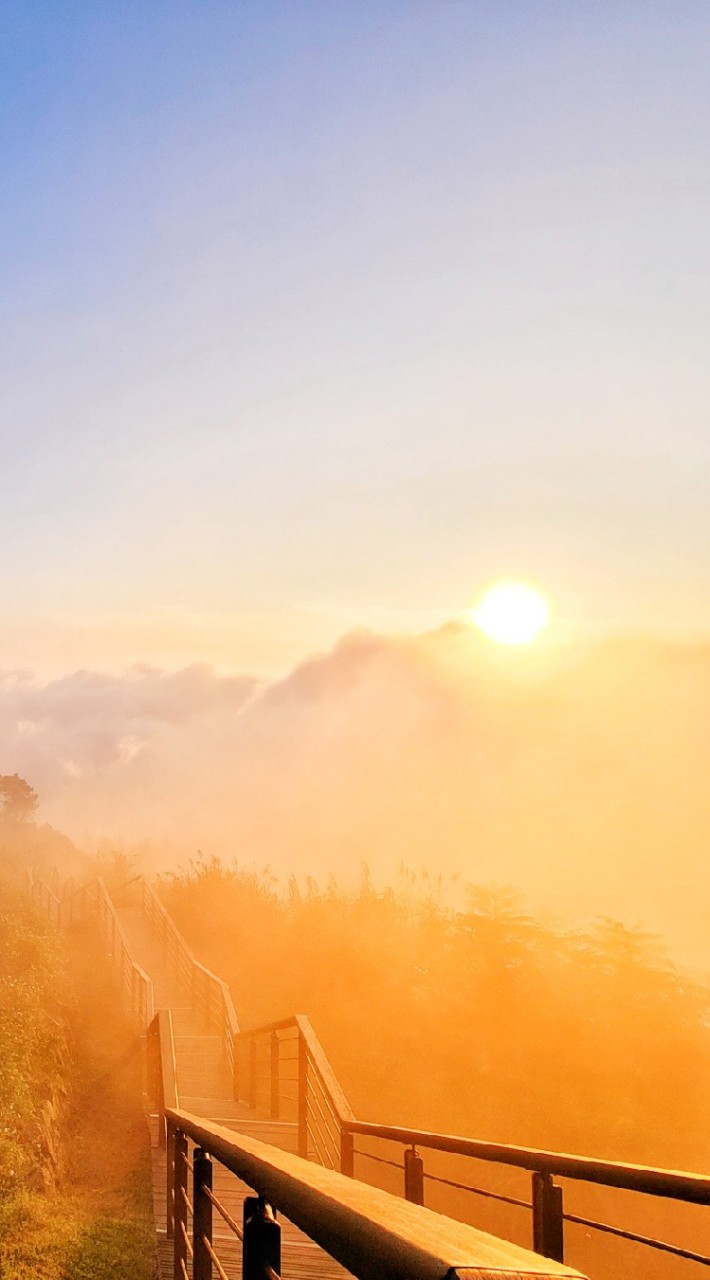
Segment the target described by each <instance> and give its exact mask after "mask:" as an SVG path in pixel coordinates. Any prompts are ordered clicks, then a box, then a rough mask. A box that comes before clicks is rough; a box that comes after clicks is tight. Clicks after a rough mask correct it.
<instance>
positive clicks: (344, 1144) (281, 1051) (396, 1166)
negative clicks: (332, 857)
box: [32, 877, 710, 1280]
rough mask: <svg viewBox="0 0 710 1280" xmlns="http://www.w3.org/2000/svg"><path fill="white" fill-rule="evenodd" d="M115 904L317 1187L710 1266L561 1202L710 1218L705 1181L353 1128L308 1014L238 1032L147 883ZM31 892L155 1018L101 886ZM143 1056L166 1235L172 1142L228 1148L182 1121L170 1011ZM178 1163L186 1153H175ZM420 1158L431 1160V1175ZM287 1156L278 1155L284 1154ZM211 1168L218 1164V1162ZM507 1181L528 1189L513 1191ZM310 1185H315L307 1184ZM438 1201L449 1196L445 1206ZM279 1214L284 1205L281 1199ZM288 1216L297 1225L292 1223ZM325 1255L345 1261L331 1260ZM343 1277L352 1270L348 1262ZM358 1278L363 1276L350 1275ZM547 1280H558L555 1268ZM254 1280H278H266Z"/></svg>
mask: <svg viewBox="0 0 710 1280" xmlns="http://www.w3.org/2000/svg"><path fill="white" fill-rule="evenodd" d="M123 892H124V893H126V892H127V893H129V894H131V895H133V901H134V902H136V903H137V904H139V905H140V909H141V912H142V914H143V916H144V918H145V920H146V922H147V923H148V925H149V928H150V930H151V934H152V936H153V939H154V941H157V942H159V944H160V946H161V947H162V950H163V955H164V957H165V959H166V960H167V962H168V964H170V965H172V966H174V972H175V975H176V977H177V978H178V980H179V983H180V986H181V988H182V990H183V991H184V993H185V997H186V1003H189V1004H190V1005H191V1007H192V1008H193V1010H196V1011H197V1012H198V1013H199V1014H200V1015H201V1017H202V1018H203V1020H204V1025H205V1027H206V1028H208V1029H211V1028H216V1029H217V1030H218V1032H219V1034H220V1035H221V1036H222V1037H223V1040H224V1045H225V1051H226V1053H227V1056H228V1060H229V1063H230V1065H231V1069H232V1078H233V1081H234V1096H235V1098H236V1099H237V1100H238V1101H244V1102H246V1103H247V1105H248V1106H249V1107H250V1108H251V1109H252V1110H253V1111H254V1112H255V1114H261V1115H262V1116H265V1117H268V1118H269V1119H271V1120H273V1121H280V1122H282V1123H286V1124H292V1125H293V1126H294V1128H295V1129H296V1131H297V1147H298V1152H299V1158H301V1159H302V1158H303V1157H308V1159H309V1161H310V1162H311V1165H321V1166H323V1171H322V1174H319V1176H324V1174H325V1172H326V1171H330V1173H329V1175H328V1176H330V1174H333V1175H334V1176H335V1175H337V1177H339V1178H342V1177H346V1178H348V1179H354V1178H355V1176H356V1175H357V1177H358V1178H362V1179H365V1180H366V1181H367V1182H368V1183H371V1182H372V1180H373V1179H374V1178H379V1180H380V1183H382V1182H383V1181H384V1182H385V1184H386V1185H385V1187H384V1188H383V1187H382V1186H380V1187H379V1193H383V1192H384V1191H387V1192H389V1191H396V1192H398V1193H399V1194H400V1195H401V1194H403V1196H404V1199H405V1200H406V1201H408V1202H409V1203H410V1204H411V1205H415V1206H418V1207H420V1208H421V1207H422V1206H423V1203H424V1198H425V1194H426V1198H427V1201H428V1203H432V1204H433V1205H435V1206H436V1208H437V1209H439V1208H443V1209H444V1212H445V1213H447V1214H449V1213H450V1212H451V1208H452V1204H454V1205H455V1212H456V1213H457V1214H458V1213H461V1214H462V1215H464V1216H465V1215H466V1213H467V1210H466V1209H465V1208H463V1207H462V1202H463V1201H465V1200H466V1199H468V1198H469V1197H477V1198H481V1199H483V1200H485V1201H487V1202H489V1203H492V1204H494V1205H496V1204H497V1205H500V1206H505V1209H506V1212H507V1211H509V1209H511V1208H514V1209H516V1210H522V1211H524V1212H525V1213H526V1214H528V1215H530V1217H531V1221H532V1243H533V1247H534V1250H535V1251H536V1253H537V1254H542V1255H544V1256H545V1257H546V1258H550V1259H552V1260H553V1261H555V1262H559V1263H562V1261H563V1258H564V1252H565V1238H564V1237H565V1230H566V1225H567V1224H569V1225H571V1226H574V1227H578V1228H581V1229H583V1231H584V1233H585V1234H586V1235H587V1236H588V1235H589V1233H590V1232H599V1233H602V1234H603V1235H605V1236H607V1237H616V1238H618V1239H621V1240H624V1241H628V1242H630V1243H631V1244H634V1245H642V1246H646V1247H647V1248H650V1249H652V1250H655V1251H659V1252H662V1253H664V1254H666V1255H669V1256H671V1257H675V1258H678V1259H684V1260H688V1261H692V1262H695V1263H698V1264H700V1265H703V1266H706V1267H707V1266H710V1254H709V1253H708V1252H707V1251H706V1250H704V1249H700V1248H698V1249H694V1248H693V1249H691V1248H687V1247H685V1246H684V1245H680V1244H676V1243H672V1242H671V1241H669V1240H665V1239H662V1238H660V1236H659V1234H658V1233H657V1232H655V1231H653V1230H652V1229H651V1230H643V1229H640V1219H639V1216H638V1215H637V1214H635V1213H632V1214H631V1222H632V1224H633V1228H629V1227H626V1226H620V1225H617V1224H615V1223H613V1222H608V1221H605V1220H603V1219H600V1217H599V1216H598V1207H597V1205H596V1203H594V1199H593V1197H592V1201H591V1203H592V1209H596V1210H597V1212H596V1213H595V1212H593V1211H592V1209H590V1210H588V1209H587V1208H586V1204H588V1203H589V1200H588V1201H587V1202H586V1203H585V1202H584V1201H582V1202H579V1201H578V1200H577V1201H576V1202H575V1203H574V1204H573V1207H572V1209H571V1210H570V1208H569V1207H566V1206H565V1203H564V1202H563V1188H562V1187H561V1186H560V1185H559V1182H557V1181H555V1179H563V1180H569V1181H570V1182H571V1183H573V1184H575V1185H576V1186H578V1187H579V1186H582V1187H584V1186H586V1187H587V1188H588V1189H590V1192H593V1191H594V1189H595V1188H607V1189H609V1192H610V1194H614V1193H615V1192H616V1191H619V1192H621V1193H622V1197H621V1199H620V1200H618V1208H619V1209H620V1211H621V1212H623V1213H624V1214H625V1215H626V1218H627V1221H628V1219H629V1214H628V1210H629V1201H628V1198H626V1199H624V1198H623V1195H624V1193H628V1192H633V1193H636V1195H638V1196H639V1197H644V1196H650V1197H655V1198H658V1197H662V1198H664V1199H665V1200H666V1201H667V1202H669V1203H670V1202H672V1203H675V1204H676V1205H680V1204H686V1205H696V1206H707V1205H709V1204H710V1178H708V1177H705V1176H702V1175H700V1174H694V1173H683V1172H675V1171H672V1170H667V1169H661V1168H654V1167H651V1166H640V1165H631V1164H623V1163H621V1162H614V1161H603V1160H596V1159H592V1158H589V1157H585V1156H575V1155H566V1154H562V1153H560V1152H554V1151H549V1150H543V1149H533V1148H528V1147H520V1146H514V1145H510V1144H501V1143H491V1142H485V1141H481V1140H477V1139H472V1138H466V1137H460V1136H455V1135H450V1134H443V1133H436V1132H428V1131H423V1130H419V1129H413V1128H405V1127H401V1126H392V1125H384V1124H380V1123H375V1122H369V1121H364V1120H359V1119H357V1118H356V1116H355V1115H354V1113H353V1110H352V1108H351V1107H350V1105H349V1103H348V1101H347V1098H346V1097H345V1094H344V1093H343V1090H342V1089H341V1087H340V1084H339V1083H338V1080H337V1077H336V1075H335V1073H334V1071H333V1069H332V1067H331V1065H330V1063H329V1062H328V1059H327V1057H326V1055H325V1053H324V1051H323V1049H322V1046H321V1045H320V1043H319V1041H318V1038H317V1036H316V1034H315V1032H314V1031H313V1028H312V1027H311V1024H310V1022H309V1020H308V1019H307V1018H306V1017H305V1016H303V1015H299V1014H297V1015H293V1016H291V1017H289V1018H284V1019H282V1020H280V1021H277V1022H272V1023H268V1024H266V1025H263V1026H260V1027H256V1028H252V1029H248V1030H244V1031H240V1030H239V1027H238V1024H237V1019H236V1014H235V1012H234V1006H233V1003H232V999H231V995H230V993H229V989H228V987H227V986H226V984H225V983H224V982H222V980H221V979H220V978H218V977H217V976H216V975H215V974H213V973H212V972H211V971H210V970H209V969H207V968H206V967H205V966H204V965H202V964H201V963H200V962H199V961H198V960H197V959H196V958H195V956H194V954H193V952H192V951H191V949H190V948H189V947H188V945H187V943H186V942H185V940H184V939H183V937H182V935H181V934H180V932H179V930H178V929H177V927H176V926H175V924H174V922H173V921H172V919H171V918H170V916H169V914H168V912H167V911H166V910H165V908H164V907H163V905H162V903H161V902H160V900H159V899H158V898H157V895H156V894H155V893H154V891H153V890H152V889H151V888H150V886H148V885H147V883H146V882H145V881H144V880H143V879H142V877H138V878H136V879H135V880H134V881H133V882H132V883H131V884H129V885H128V886H126V887H125V889H124V891H123ZM32 893H33V896H34V897H35V898H36V900H37V901H39V902H41V904H42V905H43V907H44V909H45V910H46V911H47V912H48V914H49V915H50V917H51V918H52V919H54V920H55V921H56V922H57V923H58V924H62V923H66V922H68V921H69V920H70V919H71V918H72V916H73V915H74V914H76V913H78V912H81V911H83V910H84V909H87V908H88V906H89V905H90V906H91V907H92V908H93V909H94V910H96V911H97V912H98V915H99V919H100V921H101V927H102V932H103V936H104V938H105V940H106V943H107V948H108V950H109V953H110V955H111V958H112V962H113V964H114V968H115V970H116V972H117V977H118V979H119V984H120V986H121V989H122V991H123V993H124V1002H125V1003H126V1004H127V1006H128V1007H129V1009H130V1010H131V1011H132V1013H133V1016H134V1017H135V1018H136V1020H137V1021H138V1022H139V1023H140V1025H142V1026H143V1027H145V1026H147V1024H148V1022H150V1020H151V1017H152V988H151V987H150V980H149V978H148V977H147V975H146V974H145V973H144V972H143V970H141V969H140V967H139V966H138V965H137V964H136V963H135V960H134V959H133V957H132V956H131V955H130V950H129V948H128V945H127V943H126V940H125V938H124V936H123V932H122V930H121V927H120V921H119V919H118V917H117V914H116V910H115V907H114V905H113V903H112V901H111V899H110V897H109V895H108V893H107V891H106V887H105V885H104V884H103V881H101V880H97V881H95V882H93V884H92V885H90V886H88V887H87V888H85V889H82V890H78V891H76V892H75V893H73V894H71V895H69V896H68V897H67V898H64V899H62V898H60V897H59V896H58V895H57V893H56V892H55V891H54V890H53V889H52V888H51V887H50V886H49V885H47V884H46V883H45V882H43V881H35V882H34V883H33V885H32ZM82 895H83V897H82ZM82 904H83V905H82ZM148 1050H149V1072H150V1078H151V1080H152V1082H153V1084H152V1092H153V1095H154V1098H155V1107H156V1110H157V1112H158V1113H159V1116H160V1131H161V1134H162V1141H166V1140H167V1138H166V1135H170V1133H171V1126H173V1130H174V1132H173V1136H172V1137H171V1138H170V1140H169V1141H168V1221H169V1224H170V1220H171V1214H174V1215H175V1216H176V1215H177V1214H178V1210H179V1212H182V1209H180V1208H179V1206H180V1205H182V1204H183V1191H184V1190H185V1187H184V1185H183V1183H181V1184H180V1186H181V1188H182V1190H181V1192H180V1197H179V1203H178V1202H175V1203H173V1200H174V1196H175V1186H176V1185H177V1183H176V1181H175V1180H176V1179H177V1178H178V1177H182V1176H183V1172H184V1170H183V1164H184V1162H183V1155H182V1154H181V1156H180V1160H179V1161H178V1164H177V1165H176V1164H175V1155H174V1144H175V1141H176V1139H175V1133H177V1132H179V1133H181V1134H182V1139H181V1141H183V1144H184V1143H185V1142H186V1141H187V1138H190V1139H192V1140H193V1141H195V1142H198V1143H199V1144H200V1145H201V1146H202V1148H203V1149H204V1150H208V1151H212V1154H213V1155H219V1151H222V1154H223V1155H224V1153H225V1152H226V1151H227V1148H225V1147H224V1146H223V1145H222V1146H221V1147H219V1151H218V1149H217V1147H215V1146H214V1144H213V1145H212V1146H210V1145H209V1142H208V1137H209V1133H210V1132H212V1131H213V1130H214V1132H212V1138H213V1139H214V1141H215V1142H216V1141H217V1139H216V1137H215V1134H216V1133H217V1130H218V1129H219V1126H214V1125H212V1126H210V1125H208V1124H207V1122H206V1121H198V1120H197V1118H196V1117H191V1116H189V1115H188V1114H187V1113H184V1112H181V1111H180V1109H179V1090H178V1080H177V1073H176V1066H175V1049H174V1042H173V1030H172V1020H171V1016H170V1013H169V1011H167V1010H161V1011H160V1012H159V1014H158V1015H157V1017H156V1018H155V1019H153V1021H152V1022H151V1025H150V1030H149V1034H148ZM150 1064H152V1065H150ZM178 1121H179V1123H178ZM176 1126H178V1127H177V1128H176ZM180 1126H181V1127H180ZM198 1130H199V1133H198ZM219 1132H220V1134H221V1137H220V1138H219V1142H220V1143H223V1142H224V1141H227V1138H226V1137H225V1134H227V1135H228V1140H229V1142H231V1143H232V1145H233V1147H235V1148H236V1147H238V1148H239V1150H240V1151H241V1154H240V1155H239V1157H238V1160H239V1161H240V1162H241V1163H239V1167H238V1168H237V1167H236V1166H235V1167H234V1170H233V1171H234V1172H237V1173H239V1176H241V1177H243V1178H244V1179H245V1181H247V1182H249V1178H247V1177H246V1175H245V1173H244V1168H245V1167H246V1166H245V1164H244V1160H245V1159H246V1156H245V1155H244V1153H245V1152H246V1151H247V1147H248V1142H247V1139H242V1138H241V1136H238V1137H236V1138H235V1135H234V1133H233V1132H230V1131H226V1130H225V1131H222V1130H220V1131H219ZM171 1144H172V1145H171ZM218 1145H219V1144H218ZM182 1150H183V1149H182V1148H181V1151H182ZM269 1150H270V1151H272V1150H273V1149H272V1148H269ZM185 1152H186V1148H185V1151H183V1154H184V1153H185ZM229 1152H231V1154H230V1155H229V1159H230V1160H232V1161H233V1162H232V1163H229V1160H227V1159H225V1160H224V1163H225V1164H226V1165H227V1167H228V1168H233V1163H234V1160H236V1159H237V1157H236V1156H235V1155H234V1151H233V1150H232V1147H230V1148H229ZM229 1152H227V1154H229ZM422 1152H427V1153H428V1156H427V1166H428V1167H427V1168H425V1165H424V1159H423V1156H422ZM247 1154H248V1152H247ZM281 1155H283V1153H279V1156H281ZM393 1155H394V1156H395V1158H393ZM219 1158H220V1159H222V1156H221V1155H220V1156H219ZM289 1158H290V1157H288V1158H287V1157H284V1159H289ZM293 1158H294V1159H295V1157H293ZM270 1159H271V1157H270ZM462 1162H464V1163H463V1164H462ZM247 1163H248V1162H247ZM272 1165H273V1159H272ZM185 1167H186V1166H185ZM249 1167H250V1168H252V1173H253V1171H254V1169H255V1168H257V1166H253V1167H252V1166H249ZM258 1167H259V1168H261V1166H258ZM481 1167H485V1168H488V1169H489V1170H493V1169H495V1170H499V1171H500V1177H498V1178H497V1180H496V1179H494V1181H493V1183H491V1180H490V1179H489V1180H488V1182H487V1184H486V1185H481V1181H482V1179H481V1177H480V1174H479V1176H478V1177H476V1175H475V1174H473V1173H472V1169H475V1168H479V1169H480V1168H481ZM262 1171H263V1170H262ZM506 1171H507V1172H506ZM511 1175H515V1176H516V1178H518V1179H520V1178H522V1179H529V1181H527V1183H526V1182H525V1181H523V1182H520V1181H517V1182H515V1184H511V1182H510V1181H509V1178H510V1176H511ZM289 1176H290V1175H289ZM294 1176H296V1175H294ZM302 1176H303V1170H301V1172H300V1173H299V1174H298V1175H297V1176H296V1180H297V1181H298V1179H299V1178H301V1179H302ZM483 1181H485V1180H483ZM306 1183H307V1185H308V1186H310V1185H311V1184H310V1183H308V1179H306ZM249 1185H250V1186H254V1187H255V1189H256V1190H257V1192H258V1194H259V1195H261V1196H267V1195H271V1194H272V1192H271V1191H270V1190H269V1187H270V1186H271V1184H270V1183H269V1184H268V1186H267V1184H266V1183H263V1184H262V1183H261V1182H260V1181H259V1180H258V1179H257V1181H255V1182H249ZM304 1185H306V1184H304ZM371 1190H372V1188H371ZM564 1195H565V1197H567V1196H568V1195H569V1196H570V1198H571V1189H570V1188H569V1187H567V1188H566V1189H565V1191H564ZM444 1196H446V1197H447V1199H446V1200H445V1201H444V1200H443V1197H444ZM203 1207H204V1206H203ZM274 1207H276V1208H280V1207H282V1205H281V1204H280V1203H279V1202H278V1197H276V1202H275V1205H274ZM205 1212H206V1210H205ZM284 1212H286V1209H284ZM290 1216H292V1215H291V1214H289V1217H290ZM293 1220H294V1221H296V1220H297V1219H295V1218H294V1219H293ZM688 1225H693V1224H688ZM183 1227H184V1223H183ZM637 1228H639V1229H637ZM304 1229H307V1228H304ZM508 1230H510V1228H508ZM703 1235H705V1236H706V1237H707V1235H708V1231H707V1229H705V1230H701V1239H702V1236H703ZM314 1239H318V1241H319V1243H323V1240H322V1239H320V1237H319V1236H316V1235H314ZM324 1247H325V1248H328V1244H327V1243H324ZM511 1247H512V1246H511ZM205 1256H207V1255H205ZM333 1256H334V1257H339V1256H340V1255H339V1254H338V1253H337V1252H335V1251H333ZM205 1265H206V1264H205ZM345 1265H346V1266H348V1265H350V1264H349V1263H347V1262H346V1264H345ZM196 1274H197V1273H196ZM356 1274H359V1273H358V1272H357V1271H356ZM392 1274H393V1275H394V1274H395V1273H392ZM545 1274H548V1273H547V1272H545ZM549 1274H550V1275H553V1274H557V1272H555V1271H554V1270H551V1271H550V1272H549ZM245 1276H246V1273H245ZM252 1280H254V1278H253V1277H252ZM259 1280H274V1277H273V1276H271V1277H269V1276H268V1275H267V1274H266V1273H263V1274H262V1275H260V1277H259Z"/></svg>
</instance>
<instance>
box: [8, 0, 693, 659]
mask: <svg viewBox="0 0 710 1280" xmlns="http://www.w3.org/2000/svg"><path fill="white" fill-rule="evenodd" d="M709 53H710V10H708V7H707V5H705V4H704V3H679V4H673V5H670V4H653V3H644V4H636V3H622V4H619V3H614V4H611V3H609V4H605V3H591V0H590V2H589V3H574V2H573V0H567V2H566V3H555V2H554V0H549V2H546V3H541V2H540V3H525V2H523V0H521V2H520V3H506V2H505V0H496V2H495V3H494V2H492V0H491V2H488V0H482V2H480V3H477V2H475V0H470V2H469V3H462V2H461V0H436V2H435V0H431V2H430V3H415V2H412V3H387V2H386V0H380V2H378V3H376V4H375V3H364V2H360V0H358V2H357V3H356V2H355V0H347V2H346V0H334V2H332V3H325V0H322V2H321V3H298V2H291V0H289V2H288V3H287V2H286V0H280V2H279V3H269V2H268V0H261V2H260V3H232V4H220V3H210V4H209V5H206V4H198V3H171V4H170V5H168V4H158V3H143V4H133V3H112V4H101V3H92V4H88V3H75V4H72V5H59V4H55V3H36V4H32V3H25V4H22V5H19V4H18V5H13V4H8V5H6V6H4V8H3V16H2V20H1V23H0V223H1V225H2V228H3V234H2V237H1V239H0V386H1V387H2V392H1V397H0V415H1V416H0V430H1V432H2V450H3V465H2V468H1V469H0V538H1V539H2V545H3V546H4V548H5V555H4V556H3V557H2V560H1V561H0V589H1V590H2V594H3V601H4V609H3V613H4V616H5V628H4V638H3V637H2V636H0V666H5V667H7V666H12V665H16V664H21V663H25V662H27V663H29V664H31V665H34V666H37V667H38V668H47V669H49V668H51V667H57V666H59V667H61V666H75V665H85V664H89V665H114V666H115V665H123V664H126V663H129V662H133V661H139V660H142V659H148V660H155V661H161V662H167V663H172V662H178V661H179V662H182V661H188V660H190V659H191V658H199V659H207V660H214V661H215V662H217V663H218V664H219V665H221V666H226V667H234V668H237V667H242V666H250V667H254V668H262V669H278V668H280V667H281V666H283V665H284V664H286V663H288V662H290V661H291V660H293V658H295V657H297V656H298V655H299V654H300V653H303V652H306V651H308V650H309V649H310V648H312V647H317V646H320V645H323V644H327V643H329V642H330V641H331V640H332V639H333V638H334V637H335V636H336V635H338V634H339V633H340V632H341V631H343V630H345V629H347V628H349V627H353V626H357V625H360V624H362V625H370V626H375V627H381V628H384V629H390V628H393V629H395V630H410V629H417V628H420V627H426V626H429V625H436V623H437V622H439V621H443V620H445V619H446V618H447V617H449V616H451V615H452V614H455V613H456V612H457V611H458V610H460V609H462V608H463V607H465V606H466V605H467V604H468V603H469V602H470V600H471V597H472V595H474V594H475V593H476V591H477V590H478V589H479V588H480V587H481V586H482V585H485V584H486V583H487V582H488V581H490V580H492V579H495V578H496V577H499V576H508V575H510V574H514V575H517V576H530V577H532V578H534V579H536V580H537V581H538V582H540V583H541V584H542V585H543V586H545V587H546V588H547V589H548V590H549V591H550V593H551V594H552V596H553V599H554V601H555V603H556V606H557V611H558V615H559V617H560V618H561V619H562V621H563V622H564V624H565V625H567V626H568V627H569V628H570V629H571V630H573V631H575V632H576V631H581V632H585V631H589V630H592V631H600V630H601V631H604V630H614V629H619V628H621V629H629V628H631V629H642V630H649V629H650V630H654V629H661V630H666V631H668V630H670V631H675V632H679V633H688V632H690V633H693V634H707V631H708V630H709V629H710V590H709V588H710V557H709V555H708V551H709V546H708V544H709V541H710V517H709V516H708V507H709V503H708V493H709V470H708V461H709V455H710V431H709V430H708V372H707V349H708V337H709V333H708V330H709V327H710V325H709V322H710V287H709V286H710V248H709V242H708V236H707V227H708V225H709V222H710V208H709V205H710V176H709V173H710V171H709V168H708V159H709V155H708V152H709V126H710V78H709V77H708V75H707V67H708V55H709Z"/></svg>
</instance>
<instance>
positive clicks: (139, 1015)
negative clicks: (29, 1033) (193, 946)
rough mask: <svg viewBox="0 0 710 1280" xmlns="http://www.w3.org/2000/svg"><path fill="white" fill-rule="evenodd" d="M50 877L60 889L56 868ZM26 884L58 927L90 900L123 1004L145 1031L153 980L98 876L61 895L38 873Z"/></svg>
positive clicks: (149, 1017) (150, 1015) (150, 1014)
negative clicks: (137, 955) (138, 955)
mask: <svg viewBox="0 0 710 1280" xmlns="http://www.w3.org/2000/svg"><path fill="white" fill-rule="evenodd" d="M54 880H55V883H56V884H57V888H59V889H60V892H61V887H60V885H59V881H58V876H57V874H56V871H55V873H54ZM64 887H65V888H66V887H67V886H66V885H65V886H64ZM29 888H30V893H31V895H32V897H34V898H35V900H36V901H38V902H39V904H40V906H42V907H43V908H44V909H45V910H46V912H47V914H48V916H49V918H50V920H51V921H52V923H53V924H55V925H56V926H57V927H58V928H61V927H62V926H66V925H70V924H72V923H73V921H74V920H75V919H76V914H77V913H76V907H77V904H78V905H79V907H80V908H81V909H82V910H83V913H84V914H85V913H86V909H87V903H90V904H91V906H92V908H93V910H95V911H96V913H97V915H98V920H99V928H100V930H101V933H102V936H103V939H104V942H105V944H106V946H107V950H108V954H109V959H110V961H111V963H112V965H113V968H114V977H115V978H116V980H117V984H118V987H119V990H120V992H121V997H122V1001H123V1004H124V1007H125V1008H126V1009H127V1011H128V1013H129V1014H130V1016H131V1018H132V1020H133V1022H134V1023H135V1025H136V1027H137V1029H138V1030H139V1031H141V1032H142V1031H145V1029H146V1028H147V1026H148V1024H149V1023H150V1022H151V1021H152V1019H153V1014H154V1012H155V1008H154V1004H155V1002H154V996H153V983H152V981H151V979H150V977H149V976H148V974H147V973H146V971H145V969H143V968H142V967H141V966H140V965H139V964H138V962H137V960H136V959H135V957H134V955H133V952H132V950H131V946H130V943H129V942H128V939H127V937H126V934H125V931H124V929H123V925H122V924H121V920H120V918H119V916H118V913H117V911H116V908H115V906H114V904H113V901H112V899H111V895H110V893H109V891H108V889H107V887H106V884H105V882H104V881H103V879H102V878H101V876H97V877H96V879H95V880H91V881H90V882H89V883H88V884H84V885H79V886H78V887H76V888H75V887H72V888H71V890H70V892H69V893H62V896H61V897H60V896H59V895H58V894H57V893H55V892H54V890H53V889H51V888H50V886H49V885H48V884H47V883H46V881H45V880H43V879H42V878H41V877H34V876H33V877H31V878H30V883H29Z"/></svg>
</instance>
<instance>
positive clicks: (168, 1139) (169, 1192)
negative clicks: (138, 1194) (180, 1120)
mask: <svg viewBox="0 0 710 1280" xmlns="http://www.w3.org/2000/svg"><path fill="white" fill-rule="evenodd" d="M174 1195H175V1127H174V1125H172V1124H171V1123H170V1121H169V1120H168V1121H166V1124H165V1234H166V1235H167V1237H168V1240H172V1238H173V1235H174V1234H175V1205H174V1201H173V1197H174Z"/></svg>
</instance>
